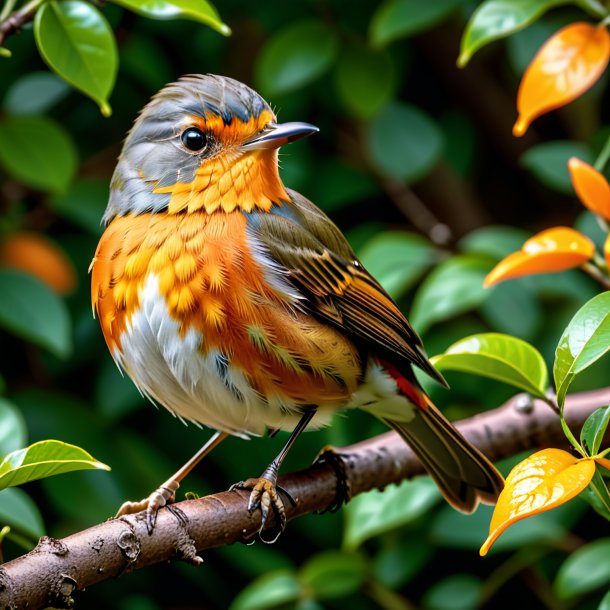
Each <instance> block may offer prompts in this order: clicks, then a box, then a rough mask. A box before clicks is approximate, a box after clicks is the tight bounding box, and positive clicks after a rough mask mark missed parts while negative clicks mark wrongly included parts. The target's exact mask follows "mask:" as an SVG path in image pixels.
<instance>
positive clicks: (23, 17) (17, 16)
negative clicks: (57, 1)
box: [0, 0, 46, 46]
mask: <svg viewBox="0 0 610 610" xmlns="http://www.w3.org/2000/svg"><path fill="white" fill-rule="evenodd" d="M44 2H46V0H30V2H27V3H26V4H24V5H23V6H22V7H21V8H20V9H19V10H18V11H15V12H14V13H13V14H12V15H5V13H7V12H8V13H10V11H11V10H12V9H13V8H14V6H15V0H6V4H5V5H4V7H3V8H2V13H1V15H0V46H2V45H3V44H4V41H5V40H6V39H7V38H8V37H9V36H10V35H11V34H13V33H14V32H16V31H17V30H19V29H20V28H21V27H23V26H24V25H25V24H26V23H28V22H29V21H32V19H33V18H34V15H35V14H36V11H37V10H38V9H39V7H40V6H41V5H42V4H43V3H44ZM11 3H12V6H9V9H8V11H7V5H10V4H11Z"/></svg>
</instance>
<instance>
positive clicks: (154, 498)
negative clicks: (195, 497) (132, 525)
mask: <svg viewBox="0 0 610 610" xmlns="http://www.w3.org/2000/svg"><path fill="white" fill-rule="evenodd" d="M178 487H180V483H178V481H166V482H165V483H163V485H161V486H160V487H159V488H158V489H155V491H153V492H152V493H151V494H150V495H149V496H148V498H144V499H143V500H140V501H139V502H131V501H127V502H124V503H123V504H122V505H121V507H120V508H119V510H118V512H117V514H116V515H115V517H122V516H123V515H133V514H135V513H139V512H142V511H146V512H145V515H144V518H145V521H146V529H147V531H148V534H149V536H150V535H151V534H152V533H153V530H154V529H155V524H156V522H157V513H158V512H159V509H160V508H162V507H163V506H165V505H166V504H171V503H172V502H174V501H175V500H176V491H177V490H178Z"/></svg>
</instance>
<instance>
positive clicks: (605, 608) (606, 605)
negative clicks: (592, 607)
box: [597, 590, 610, 610]
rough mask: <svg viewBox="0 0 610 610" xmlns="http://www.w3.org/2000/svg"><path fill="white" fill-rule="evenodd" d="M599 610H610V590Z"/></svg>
mask: <svg viewBox="0 0 610 610" xmlns="http://www.w3.org/2000/svg"><path fill="white" fill-rule="evenodd" d="M597 610H610V590H608V592H607V593H606V595H604V597H603V598H602V601H601V602H600V604H599V606H598V607H597Z"/></svg>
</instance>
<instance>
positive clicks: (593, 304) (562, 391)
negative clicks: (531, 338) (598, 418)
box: [553, 291, 610, 406]
mask: <svg viewBox="0 0 610 610" xmlns="http://www.w3.org/2000/svg"><path fill="white" fill-rule="evenodd" d="M608 350H610V291H608V292H603V293H602V294H598V295H597V296H595V297H593V298H592V299H591V300H590V301H588V302H587V303H585V304H584V305H583V306H582V307H581V308H580V309H579V310H578V311H577V312H576V315H575V316H574V317H573V318H572V319H571V320H570V323H569V324H568V326H567V328H566V329H565V331H564V332H563V335H562V336H561V339H559V343H558V344H557V350H556V351H555V363H554V365H553V376H554V378H555V388H556V390H557V403H558V404H559V406H563V403H564V400H565V396H566V393H567V391H568V388H569V387H570V384H571V383H572V381H573V380H574V377H576V375H578V374H579V373H582V371H584V370H585V369H586V368H588V367H589V366H591V365H592V364H593V363H594V362H596V361H597V360H599V358H601V357H602V356H603V355H604V354H605V353H606V352H607V351H608Z"/></svg>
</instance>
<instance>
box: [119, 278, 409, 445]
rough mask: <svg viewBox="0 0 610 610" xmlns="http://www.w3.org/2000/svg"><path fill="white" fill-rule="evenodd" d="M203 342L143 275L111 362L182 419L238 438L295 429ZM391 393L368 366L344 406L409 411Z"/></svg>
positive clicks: (288, 415)
mask: <svg viewBox="0 0 610 610" xmlns="http://www.w3.org/2000/svg"><path fill="white" fill-rule="evenodd" d="M204 341H205V337H203V335H202V333H200V332H198V331H196V330H194V329H191V330H189V331H188V332H187V333H186V334H183V335H182V336H181V335H180V333H179V325H178V323H177V322H176V321H175V320H174V319H172V317H171V316H170V315H169V312H168V310H167V305H166V303H165V299H164V298H163V296H162V295H161V294H160V292H159V287H158V281H157V278H156V276H154V275H149V276H148V277H147V279H146V282H145V284H144V287H143V289H142V291H141V294H140V309H139V310H138V311H137V312H136V313H135V314H134V315H133V316H132V317H131V320H130V321H129V323H128V324H127V327H126V329H125V331H124V332H123V334H122V335H121V348H122V349H121V350H120V351H119V350H117V351H116V353H115V354H114V357H115V359H116V361H117V362H118V363H119V365H120V366H121V367H122V368H124V369H125V370H126V371H127V372H128V374H129V375H130V377H131V378H132V379H133V380H134V381H135V380H137V383H136V385H137V386H138V388H139V389H140V391H141V392H142V393H143V394H145V395H146V396H147V397H149V398H150V399H151V400H153V401H154V402H156V403H159V404H161V405H163V406H164V407H166V408H167V409H169V410H170V411H171V412H172V413H174V414H175V415H176V416H178V417H180V418H182V419H184V420H188V421H192V422H195V423H198V424H204V425H206V426H209V427H210V428H214V429H216V430H222V431H225V432H229V433H232V434H236V435H240V436H248V435H261V434H263V433H264V432H265V431H266V430H267V429H277V428H279V429H286V430H292V429H293V428H294V427H295V425H296V423H297V422H298V420H299V418H300V415H301V412H300V411H299V409H298V405H296V404H295V403H292V402H291V401H290V400H289V399H286V398H280V397H275V398H273V397H272V398H269V399H268V400H265V399H264V398H263V397H262V396H261V395H260V394H259V393H258V392H257V391H256V390H255V389H254V388H253V387H252V386H251V385H250V383H249V381H248V379H247V377H246V376H245V375H244V373H243V372H242V371H241V370H240V369H239V368H238V367H236V366H234V365H232V364H231V362H230V361H229V360H228V358H227V357H226V355H224V354H222V353H221V352H219V351H218V350H202V347H203V346H204ZM397 392H398V390H397V386H396V383H395V382H394V380H393V379H392V378H391V377H390V376H389V375H388V374H387V373H385V371H383V369H381V367H380V366H379V365H378V364H376V363H374V362H372V361H371V362H369V365H368V367H367V372H366V376H365V380H364V383H363V384H362V385H361V386H360V388H359V389H358V390H357V392H355V393H354V394H353V396H352V400H351V401H350V403H349V404H348V405H346V407H350V408H352V407H363V408H364V409H366V410H370V411H372V412H374V411H375V410H376V409H375V407H374V405H375V404H376V403H377V404H379V405H380V406H381V405H382V404H384V405H385V404H389V405H391V410H392V411H393V410H394V409H396V410H397V411H399V412H402V413H403V414H405V412H406V413H409V412H411V409H410V408H409V402H408V401H407V399H406V398H404V396H402V395H398V394H397ZM335 409H336V405H335V406H332V407H331V406H330V405H319V408H318V412H317V414H316V416H315V417H314V419H313V421H312V423H311V424H310V428H319V427H321V426H324V425H326V424H328V423H329V420H330V418H331V416H332V412H333V410H335ZM384 410H385V409H384Z"/></svg>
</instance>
